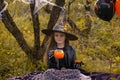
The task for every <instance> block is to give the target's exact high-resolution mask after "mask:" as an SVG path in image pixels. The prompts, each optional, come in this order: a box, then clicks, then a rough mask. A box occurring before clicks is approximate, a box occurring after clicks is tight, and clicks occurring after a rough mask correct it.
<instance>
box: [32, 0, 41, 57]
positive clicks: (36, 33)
mask: <svg viewBox="0 0 120 80" xmlns="http://www.w3.org/2000/svg"><path fill="white" fill-rule="evenodd" d="M34 7H35V0H34V4H30V8H31V16H32V21H33V27H34V50H33V51H34V52H33V56H34V57H35V58H37V59H40V56H38V55H39V54H40V27H39V25H40V23H39V18H38V14H37V13H36V14H33V12H34Z"/></svg>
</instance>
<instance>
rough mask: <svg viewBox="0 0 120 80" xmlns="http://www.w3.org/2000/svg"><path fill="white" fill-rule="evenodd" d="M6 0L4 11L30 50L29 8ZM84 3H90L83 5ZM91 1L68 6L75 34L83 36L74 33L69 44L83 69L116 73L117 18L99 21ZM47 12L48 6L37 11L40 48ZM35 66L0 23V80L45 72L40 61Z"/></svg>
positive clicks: (119, 69) (119, 48) (119, 65)
mask: <svg viewBox="0 0 120 80" xmlns="http://www.w3.org/2000/svg"><path fill="white" fill-rule="evenodd" d="M6 1H7V2H8V4H9V5H8V8H7V9H8V11H9V13H10V15H11V16H12V18H13V20H14V22H15V23H16V25H17V26H18V28H19V30H20V31H21V32H22V34H23V36H24V38H25V40H26V41H27V44H28V45H29V46H30V47H32V46H33V45H34V32H33V31H34V30H33V23H32V17H31V14H30V13H31V12H30V7H29V5H26V4H24V3H22V2H19V1H16V2H15V3H14V4H13V0H6ZM65 1H66V3H67V2H68V1H67V0H65ZM86 1H89V2H90V3H86ZM95 1H96V0H75V1H74V2H73V3H72V4H71V8H70V13H69V17H70V18H71V19H72V20H73V21H74V23H75V24H76V25H77V29H78V30H79V31H84V32H85V33H84V34H83V35H80V34H78V36H79V39H78V41H73V42H71V45H73V46H74V47H75V48H76V53H77V59H79V60H81V61H82V62H83V63H84V65H82V68H83V69H85V70H87V71H92V72H93V71H99V72H109V73H120V23H119V22H120V18H118V16H117V14H115V15H114V17H113V18H112V20H111V21H110V22H107V21H103V20H101V19H99V18H98V17H97V16H96V14H95V13H94V4H95ZM53 2H55V0H53ZM86 4H88V5H87V6H89V9H87V6H86ZM51 9H52V6H49V7H47V6H45V7H43V8H42V9H41V10H40V11H39V12H38V16H39V22H40V40H39V41H40V45H41V44H42V43H43V40H44V37H45V35H44V34H42V33H41V30H42V29H45V28H47V24H48V21H49V19H50V13H49V11H50V10H51ZM87 10H88V11H87ZM67 16H68V15H67ZM88 27H89V28H88ZM43 57H44V56H43ZM36 64H37V65H36ZM36 64H34V63H33V62H32V61H31V60H30V59H29V58H28V56H27V55H26V54H25V52H24V51H23V50H22V49H21V47H20V46H19V44H18V42H17V41H16V39H15V38H14V37H13V35H12V34H11V33H10V32H9V31H8V30H7V29H6V27H5V25H4V24H3V22H2V20H1V21H0V80H3V79H6V78H8V77H12V76H22V75H25V74H27V73H30V72H32V71H35V70H46V63H45V61H44V60H38V61H36Z"/></svg>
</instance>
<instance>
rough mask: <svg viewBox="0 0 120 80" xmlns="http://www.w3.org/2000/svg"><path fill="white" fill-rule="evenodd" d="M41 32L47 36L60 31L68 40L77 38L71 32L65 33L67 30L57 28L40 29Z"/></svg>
mask: <svg viewBox="0 0 120 80" xmlns="http://www.w3.org/2000/svg"><path fill="white" fill-rule="evenodd" d="M42 32H43V33H44V34H46V35H47V36H50V35H51V34H52V33H53V32H61V33H65V34H66V37H67V38H68V39H69V40H77V39H78V37H77V36H75V35H73V34H71V33H67V32H62V31H57V30H51V29H44V30H42Z"/></svg>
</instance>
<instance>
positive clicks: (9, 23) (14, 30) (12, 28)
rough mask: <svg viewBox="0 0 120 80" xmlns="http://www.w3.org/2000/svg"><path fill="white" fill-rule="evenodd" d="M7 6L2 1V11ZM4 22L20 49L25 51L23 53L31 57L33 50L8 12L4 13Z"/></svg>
mask: <svg viewBox="0 0 120 80" xmlns="http://www.w3.org/2000/svg"><path fill="white" fill-rule="evenodd" d="M4 6H5V4H4V0H0V10H1V9H2V8H3V7H4ZM2 22H3V23H4V25H5V27H6V28H7V29H8V31H9V32H10V33H11V34H12V35H13V36H14V37H15V39H16V40H17V42H18V44H19V45H20V47H21V48H22V49H23V51H24V52H25V53H26V54H27V55H29V56H30V54H31V49H30V47H29V46H28V44H27V43H26V41H25V39H24V37H23V34H22V33H21V31H20V30H19V29H18V28H17V25H16V24H15V22H14V21H13V19H12V17H11V15H10V14H9V12H8V10H6V11H4V12H3V14H2Z"/></svg>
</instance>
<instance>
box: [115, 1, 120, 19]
mask: <svg viewBox="0 0 120 80" xmlns="http://www.w3.org/2000/svg"><path fill="white" fill-rule="evenodd" d="M115 9H116V12H117V14H118V17H119V18H120V0H116V3H115Z"/></svg>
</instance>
